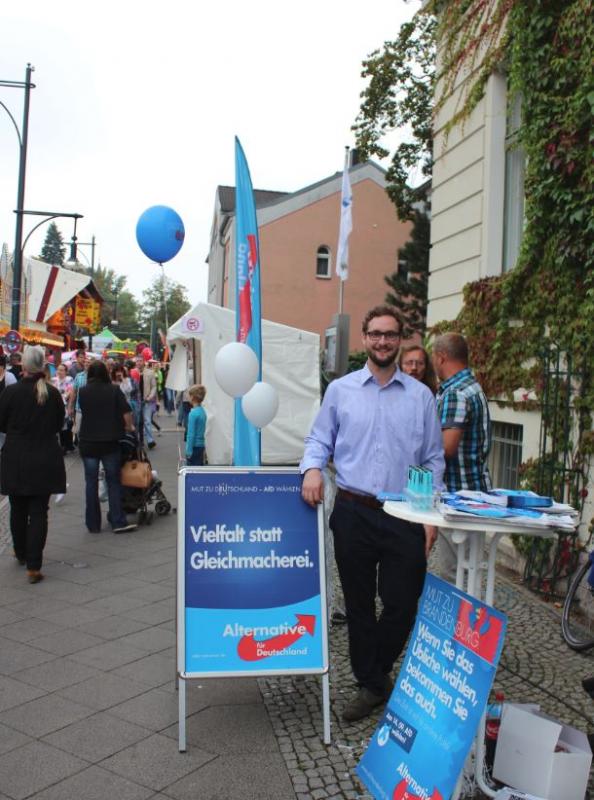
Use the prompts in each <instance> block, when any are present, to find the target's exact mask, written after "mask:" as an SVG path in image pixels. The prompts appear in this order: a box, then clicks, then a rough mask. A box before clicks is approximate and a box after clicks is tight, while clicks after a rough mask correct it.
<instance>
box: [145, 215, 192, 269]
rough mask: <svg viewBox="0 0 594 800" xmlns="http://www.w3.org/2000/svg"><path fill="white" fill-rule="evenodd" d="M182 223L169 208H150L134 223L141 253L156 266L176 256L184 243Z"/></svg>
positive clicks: (178, 216)
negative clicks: (155, 263)
mask: <svg viewBox="0 0 594 800" xmlns="http://www.w3.org/2000/svg"><path fill="white" fill-rule="evenodd" d="M184 236H185V230H184V223H183V222H182V219H181V217H180V215H179V214H178V213H177V211H174V210H173V209H172V208H169V206H151V207H150V208H147V210H146V211H145V212H144V213H143V214H141V215H140V219H139V220H138V222H137V223H136V241H137V242H138V246H139V247H140V249H141V250H142V252H143V253H144V254H145V256H147V257H148V258H150V259H151V261H156V262H157V263H158V264H163V263H164V262H165V261H169V260H170V259H171V258H173V256H175V255H177V254H178V253H179V251H180V249H181V246H182V244H183V243H184Z"/></svg>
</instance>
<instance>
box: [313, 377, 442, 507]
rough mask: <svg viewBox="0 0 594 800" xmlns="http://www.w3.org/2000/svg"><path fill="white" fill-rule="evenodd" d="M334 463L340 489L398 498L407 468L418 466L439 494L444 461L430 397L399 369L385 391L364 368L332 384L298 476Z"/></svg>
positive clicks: (406, 476)
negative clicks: (429, 475) (390, 494)
mask: <svg viewBox="0 0 594 800" xmlns="http://www.w3.org/2000/svg"><path fill="white" fill-rule="evenodd" d="M332 457H334V465H335V467H336V484H337V486H339V487H341V488H342V489H347V490H349V491H352V492H359V493H360V494H369V495H372V496H373V497H375V496H376V495H378V494H379V493H380V492H384V491H385V492H402V491H403V490H404V489H405V488H406V484H407V481H408V468H409V466H420V467H426V468H427V469H430V470H431V471H432V472H433V487H434V490H435V491H441V490H442V489H443V488H444V486H443V473H444V469H445V460H444V453H443V440H442V434H441V426H440V422H439V417H438V416H437V407H436V404H435V398H434V397H433V394H432V393H431V391H430V390H429V389H428V388H427V387H426V386H425V385H424V384H423V383H421V382H420V381H418V380H416V378H411V377H410V376H408V375H405V374H404V373H403V372H401V371H400V370H399V369H398V370H396V372H395V373H394V375H393V376H392V378H391V379H390V380H389V381H388V383H386V384H385V385H384V386H380V384H379V383H378V382H377V381H376V379H375V378H374V376H373V375H372V373H371V372H370V370H369V367H368V366H367V365H365V366H364V367H363V369H361V370H358V371H357V372H351V373H350V374H349V375H345V376H344V377H343V378H339V379H338V380H335V381H332V383H331V384H330V385H329V386H328V389H327V390H326V394H325V395H324V400H323V402H322V406H321V408H320V410H319V412H318V415H317V417H316V419H315V421H314V424H313V427H312V429H311V433H310V435H309V436H307V437H306V439H305V452H304V455H303V459H302V461H301V465H300V469H301V472H302V473H303V472H305V471H306V470H308V469H311V468H313V467H317V468H318V469H323V468H324V467H325V466H326V464H327V463H328V461H329V460H330V459H331V458H332Z"/></svg>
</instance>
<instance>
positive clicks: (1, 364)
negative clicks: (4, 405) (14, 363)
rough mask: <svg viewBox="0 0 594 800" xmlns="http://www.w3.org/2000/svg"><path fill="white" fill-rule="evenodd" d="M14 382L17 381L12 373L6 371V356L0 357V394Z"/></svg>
mask: <svg viewBox="0 0 594 800" xmlns="http://www.w3.org/2000/svg"><path fill="white" fill-rule="evenodd" d="M16 382H17V379H16V377H15V376H14V375H13V373H12V372H10V371H9V370H7V369H6V356H5V355H0V394H1V393H2V392H3V391H4V389H5V388H6V387H7V386H11V385H12V384H13V383H16Z"/></svg>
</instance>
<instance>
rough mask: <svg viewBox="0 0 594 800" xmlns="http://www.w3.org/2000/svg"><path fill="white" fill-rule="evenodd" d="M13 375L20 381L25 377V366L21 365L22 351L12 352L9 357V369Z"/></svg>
mask: <svg viewBox="0 0 594 800" xmlns="http://www.w3.org/2000/svg"><path fill="white" fill-rule="evenodd" d="M7 371H8V372H10V373H11V374H12V375H14V378H15V380H17V381H20V379H21V378H22V377H23V367H22V366H21V354H20V353H11V354H10V358H9V366H8V369H7Z"/></svg>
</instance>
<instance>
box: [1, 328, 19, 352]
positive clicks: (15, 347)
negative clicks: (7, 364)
mask: <svg viewBox="0 0 594 800" xmlns="http://www.w3.org/2000/svg"><path fill="white" fill-rule="evenodd" d="M22 344H23V337H22V336H21V334H20V333H19V332H18V331H8V333H7V334H6V336H5V337H4V346H5V347H6V349H7V350H8V352H9V353H17V352H18V351H19V350H20V349H21V346H22Z"/></svg>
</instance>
